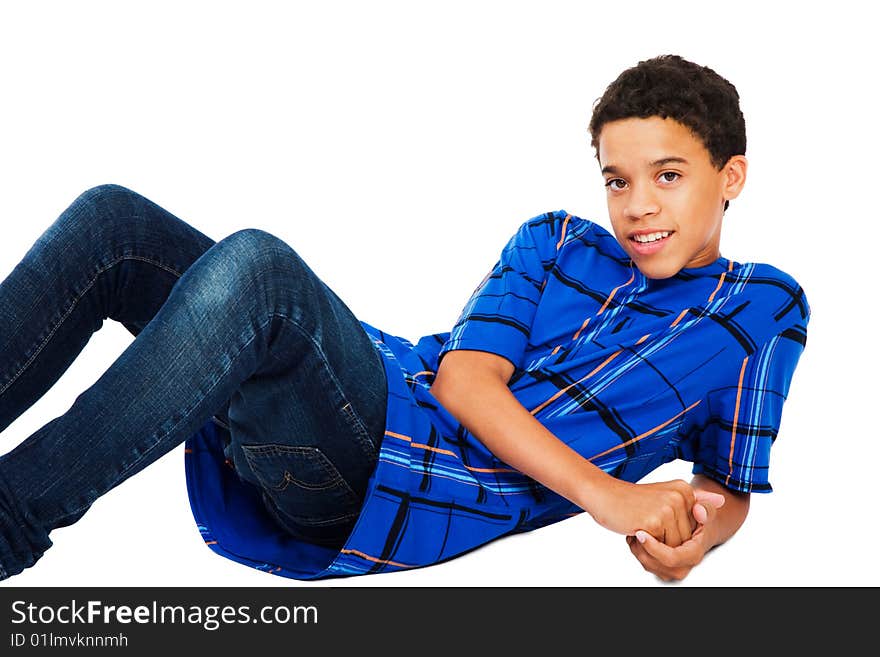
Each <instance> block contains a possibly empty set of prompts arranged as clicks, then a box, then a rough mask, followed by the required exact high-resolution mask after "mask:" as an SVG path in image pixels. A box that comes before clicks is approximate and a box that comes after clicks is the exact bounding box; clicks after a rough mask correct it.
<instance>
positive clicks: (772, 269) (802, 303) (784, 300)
mask: <svg viewBox="0 0 880 657" xmlns="http://www.w3.org/2000/svg"><path fill="white" fill-rule="evenodd" d="M748 264H750V265H751V266H752V268H753V271H752V273H751V275H750V282H752V283H753V284H755V285H758V286H760V287H759V289H760V291H761V293H762V294H763V296H765V297H767V298H768V299H769V300H771V301H775V302H777V303H778V304H780V305H781V306H783V307H785V308H789V307H796V308H797V311H798V315H799V316H800V319H802V320H804V322H807V321H809V318H810V304H809V302H808V301H807V294H806V291H805V290H804V288H803V287H802V286H801V284H800V283H799V282H798V280H797V279H796V278H795V277H794V276H793V275H792V274H790V273H789V272H787V271H784V270H782V269H780V268H779V267H776V266H774V265H771V264H768V263H766V262H756V263H748Z"/></svg>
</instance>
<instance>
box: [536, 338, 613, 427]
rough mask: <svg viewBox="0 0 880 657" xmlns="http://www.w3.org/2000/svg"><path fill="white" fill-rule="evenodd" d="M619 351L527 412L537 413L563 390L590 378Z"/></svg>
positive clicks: (561, 393)
mask: <svg viewBox="0 0 880 657" xmlns="http://www.w3.org/2000/svg"><path fill="white" fill-rule="evenodd" d="M621 353H623V349H618V350H617V351H615V352H614V353H613V354H611V355H610V356H608V358H606V359H605V360H603V361H602V362H601V363H600V364H599V365H597V366H596V367H595V369H593V371H592V372H590V373H588V374H586V375H585V376H583V377H581V378H580V379H578V380H577V381H575V382H574V383H572V384H571V385H567V386H565V387H564V388H561V389H560V390H559V391H558V392H556V393H555V394H553V396H551V397H550V398H548V399H547V400H546V401H544V402H543V403H541V404H538V405H537V406H535V408H533V409H532V410H530V411H529V413H531V414H532V415H534V414H535V413H537V412H538V411H540V410H541V409H542V408H544V407H545V406H547V404H550V403H552V402H553V400H555V399H558V398H559V396H560V395H563V394H565V391H566V390H568V389H569V388H571V387H573V386H576V385H577V384H579V383H580V382H581V381H586V380H587V379H589V378H590V377H591V376H593V375H594V374H595V373H596V372H598V371H599V370H601V369H602V368H603V367H605V366H606V365H607V364H608V363H610V362H611V361H612V360H614V359H615V358H617V356H618V355H619V354H621Z"/></svg>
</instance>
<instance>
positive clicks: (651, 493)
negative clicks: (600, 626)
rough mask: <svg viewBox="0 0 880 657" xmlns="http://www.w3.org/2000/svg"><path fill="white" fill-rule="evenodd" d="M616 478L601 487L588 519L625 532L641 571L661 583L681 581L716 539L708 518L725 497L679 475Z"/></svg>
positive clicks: (715, 513) (714, 515)
mask: <svg viewBox="0 0 880 657" xmlns="http://www.w3.org/2000/svg"><path fill="white" fill-rule="evenodd" d="M616 482H617V483H616V484H615V485H614V486H612V487H610V488H609V489H606V493H607V495H604V496H603V497H602V500H601V503H600V504H599V506H598V507H597V511H596V512H595V513H593V517H594V518H595V519H596V521H597V522H598V523H599V524H600V525H602V526H603V527H605V528H607V529H610V530H611V531H615V532H617V533H620V534H625V535H626V542H627V544H628V545H629V548H630V551H631V552H632V553H633V555H634V556H635V557H636V558H637V559H638V560H639V562H640V563H641V564H642V566H643V567H644V568H645V570H647V571H649V572H652V573H654V574H655V575H656V576H657V577H659V578H660V579H662V580H663V581H673V580H680V579H684V577H686V576H687V574H688V573H689V572H690V571H691V569H692V568H693V567H694V566H696V565H697V564H698V563H700V561H702V559H703V557H704V556H705V554H706V552H708V551H709V550H710V549H712V547H714V545H715V543H716V540H715V536H714V533H713V531H712V526H713V525H712V522H713V520H714V519H715V517H716V516H717V514H718V509H720V508H721V506H722V505H723V504H724V499H725V498H724V496H723V495H720V494H718V493H712V492H710V491H706V490H701V489H698V488H694V487H692V486H691V485H690V484H689V483H687V482H686V481H684V480H680V479H679V480H675V481H663V482H658V483H651V484H633V483H629V482H626V481H621V480H616Z"/></svg>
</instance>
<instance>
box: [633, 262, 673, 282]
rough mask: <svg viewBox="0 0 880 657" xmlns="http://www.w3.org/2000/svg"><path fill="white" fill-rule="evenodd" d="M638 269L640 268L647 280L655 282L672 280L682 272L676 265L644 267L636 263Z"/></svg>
mask: <svg viewBox="0 0 880 657" xmlns="http://www.w3.org/2000/svg"><path fill="white" fill-rule="evenodd" d="M636 267H638V268H639V271H640V272H642V273H643V274H644V275H645V276H646V277H647V278H652V279H655V280H662V279H664V278H671V277H672V276H675V275H676V274H677V273H678V272H679V271H680V270H681V267H678V268H676V267H675V265H671V266H670V265H665V266H664V265H661V264H657V265H654V266H650V265H648V266H644V265H640V264H638V263H636Z"/></svg>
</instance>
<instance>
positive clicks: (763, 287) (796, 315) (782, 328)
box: [731, 262, 810, 344]
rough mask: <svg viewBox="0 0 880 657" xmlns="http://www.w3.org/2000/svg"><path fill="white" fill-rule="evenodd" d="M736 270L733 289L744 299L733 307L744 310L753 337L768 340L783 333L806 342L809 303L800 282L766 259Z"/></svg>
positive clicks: (745, 321) (740, 265) (743, 319)
mask: <svg viewBox="0 0 880 657" xmlns="http://www.w3.org/2000/svg"><path fill="white" fill-rule="evenodd" d="M734 272H735V276H734V277H732V278H733V280H732V281H731V283H732V285H733V290H732V291H735V292H739V293H742V294H743V298H744V302H743V303H740V304H736V305H735V306H734V308H736V309H737V310H740V309H741V310H744V311H745V312H744V313H743V317H742V321H743V322H744V323H747V324H748V325H749V327H750V329H751V330H752V332H753V336H754V337H755V338H758V337H759V336H764V338H765V339H769V338H770V337H772V336H775V335H783V336H785V337H790V338H792V339H795V340H796V341H798V342H801V343H802V344H805V343H806V331H807V324H808V323H809V321H810V303H809V301H808V300H807V295H806V292H805V291H804V288H803V287H802V286H801V284H800V282H799V281H798V280H797V279H796V278H795V277H794V276H793V275H792V274H790V273H789V272H787V271H785V270H783V269H780V268H779V267H776V266H774V265H771V264H768V263H764V262H747V263H742V264H739V265H738V266H737V267H736V268H735V269H734ZM734 298H735V297H734ZM747 307H748V309H746V308H747ZM735 312H736V311H734V314H735ZM747 318H750V319H747Z"/></svg>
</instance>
